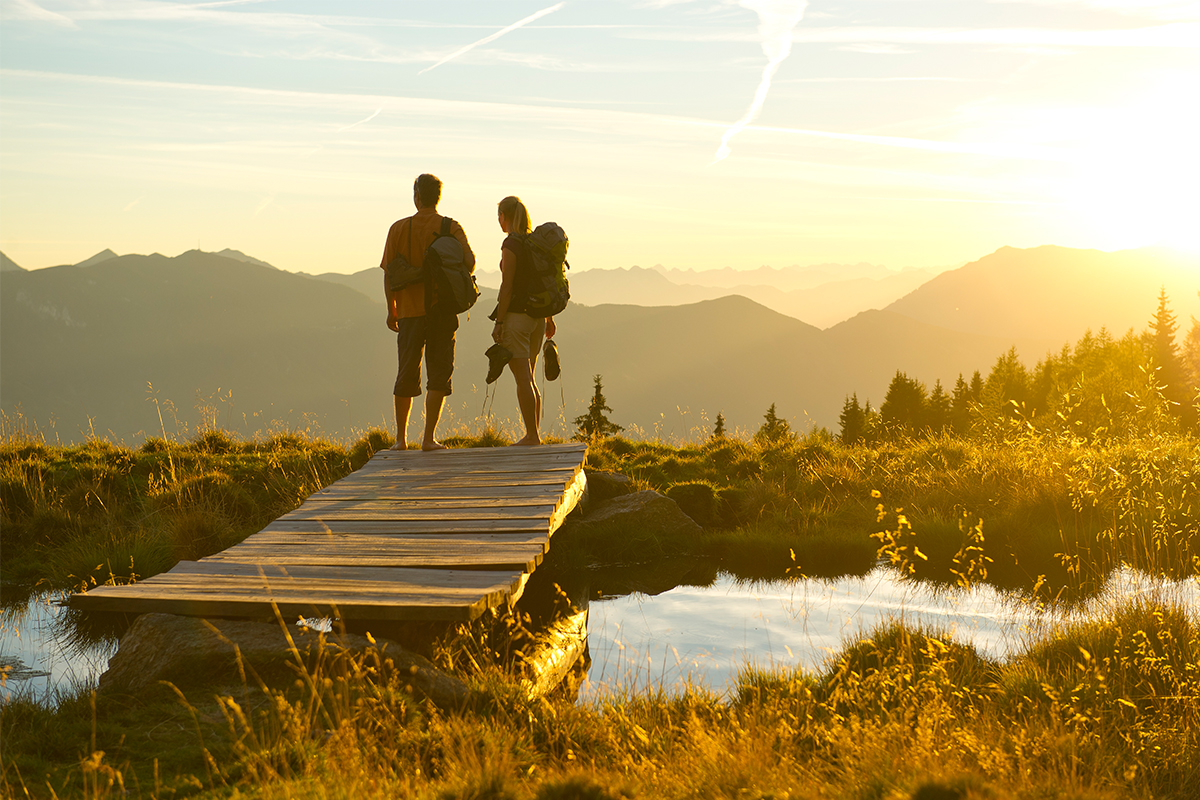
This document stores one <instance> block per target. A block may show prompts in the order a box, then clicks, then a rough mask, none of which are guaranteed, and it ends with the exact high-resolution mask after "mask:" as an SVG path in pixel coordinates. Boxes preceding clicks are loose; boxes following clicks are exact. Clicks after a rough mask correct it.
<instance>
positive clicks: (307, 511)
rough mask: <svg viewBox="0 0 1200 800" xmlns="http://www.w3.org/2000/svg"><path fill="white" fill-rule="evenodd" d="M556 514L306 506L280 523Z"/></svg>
mask: <svg viewBox="0 0 1200 800" xmlns="http://www.w3.org/2000/svg"><path fill="white" fill-rule="evenodd" d="M552 513H554V506H517V507H516V508H509V507H507V506H493V507H490V508H488V507H476V508H422V507H419V506H418V507H416V508H394V509H389V508H353V507H351V508H314V507H313V505H312V504H309V503H305V504H304V505H302V506H301V507H300V508H298V509H296V510H295V511H289V512H288V513H286V514H284V515H283V516H282V517H280V518H279V519H281V520H300V519H306V520H323V521H326V522H332V521H334V520H359V521H364V522H365V521H368V520H453V521H459V520H468V519H478V520H518V519H523V520H535V519H546V520H548V519H549V517H550V515H551V514H552Z"/></svg>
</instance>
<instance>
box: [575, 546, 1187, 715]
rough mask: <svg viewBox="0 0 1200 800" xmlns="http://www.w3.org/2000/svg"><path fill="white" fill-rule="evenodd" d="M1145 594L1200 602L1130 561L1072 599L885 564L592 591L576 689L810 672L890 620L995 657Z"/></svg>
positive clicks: (669, 687) (588, 691)
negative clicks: (757, 671)
mask: <svg viewBox="0 0 1200 800" xmlns="http://www.w3.org/2000/svg"><path fill="white" fill-rule="evenodd" d="M1147 593H1159V594H1161V595H1162V596H1165V597H1167V598H1169V599H1172V600H1174V601H1175V602H1178V603H1181V604H1185V605H1191V606H1193V607H1200V580H1198V579H1196V578H1192V579H1189V580H1186V581H1182V582H1177V583H1173V582H1166V581H1162V580H1156V579H1153V578H1149V577H1147V576H1145V575H1142V574H1140V573H1136V572H1134V571H1132V570H1128V569H1125V570H1119V571H1117V572H1114V573H1113V574H1112V575H1111V576H1110V578H1109V581H1108V584H1107V586H1106V587H1105V591H1104V592H1103V594H1102V595H1101V596H1100V597H1098V598H1096V599H1094V600H1092V601H1090V602H1088V603H1085V604H1082V605H1078V606H1072V607H1071V608H1070V609H1065V608H1055V609H1043V608H1039V607H1038V606H1035V605H1032V604H1030V603H1028V602H1024V601H1022V600H1020V599H1018V598H1017V597H1016V596H1015V595H1013V594H1008V593H1003V592H1001V591H998V590H996V589H994V588H992V587H990V586H986V585H984V586H979V587H977V588H974V589H971V590H961V589H948V588H944V587H937V586H934V585H931V584H929V583H923V582H915V581H905V580H901V579H900V578H898V577H897V576H896V574H895V573H894V572H892V571H890V570H886V569H884V568H877V569H875V570H874V571H872V572H870V573H869V574H867V575H866V576H863V577H844V578H838V579H831V580H814V579H808V580H802V581H795V582H782V581H773V582H746V581H739V580H738V579H737V578H735V577H733V576H731V575H728V574H721V575H720V576H718V577H717V579H716V580H715V582H713V583H712V585H710V586H706V587H699V586H679V587H676V588H674V589H671V590H669V591H666V592H663V593H662V594H659V595H656V596H648V595H645V594H632V595H629V596H626V597H618V598H610V599H604V600H600V601H598V602H593V603H592V604H591V607H590V613H591V616H590V623H589V626H588V647H589V651H590V653H591V658H592V663H591V667H590V669H589V670H588V679H587V681H586V682H585V684H584V685H583V686H582V687H581V690H580V699H581V700H582V701H585V702H586V701H589V700H595V699H597V698H600V697H603V696H606V695H609V694H613V693H615V694H623V693H628V692H635V691H639V690H643V689H645V688H647V687H653V686H661V687H662V688H663V689H664V690H666V691H668V692H671V691H674V690H677V689H678V688H680V687H681V686H683V685H684V683H685V682H687V681H690V682H691V683H693V684H694V685H702V686H705V687H707V688H709V689H712V690H714V691H717V692H724V691H726V690H727V689H729V688H730V687H731V686H732V685H733V684H734V683H735V682H736V679H737V675H738V671H739V669H741V668H742V667H743V666H745V665H748V664H751V665H755V666H759V667H772V666H788V667H791V666H796V665H799V666H801V667H803V668H805V669H807V670H810V671H816V670H819V669H820V668H821V667H822V666H823V665H824V664H825V662H826V659H827V658H828V656H829V655H830V654H831V653H833V652H835V651H838V650H840V648H841V646H842V644H843V643H844V642H845V641H846V640H847V639H849V638H853V637H855V636H856V635H858V634H859V633H863V632H868V631H870V630H872V629H873V628H875V627H876V626H878V625H880V624H882V623H884V622H888V621H892V620H903V621H905V622H907V623H909V624H912V625H924V626H928V627H932V628H937V629H940V630H947V631H950V632H952V633H953V634H954V635H955V636H957V637H958V638H959V639H960V640H963V641H969V642H971V643H973V644H974V645H975V647H976V648H977V649H979V651H980V652H982V653H985V654H987V655H989V656H992V657H995V658H1000V657H1003V656H1006V655H1008V654H1010V653H1012V652H1014V651H1015V650H1017V649H1019V648H1020V647H1021V646H1022V645H1023V643H1024V642H1026V641H1027V640H1028V639H1029V637H1030V636H1031V635H1036V634H1037V633H1038V632H1039V631H1042V630H1044V629H1046V628H1047V627H1049V626H1053V625H1056V624H1058V623H1061V622H1063V621H1067V620H1069V619H1071V618H1073V617H1076V616H1088V615H1089V614H1095V613H1097V612H1098V611H1100V610H1102V609H1103V607H1104V605H1105V604H1106V603H1111V602H1113V601H1114V600H1117V599H1120V598H1126V597H1133V596H1136V595H1139V594H1147Z"/></svg>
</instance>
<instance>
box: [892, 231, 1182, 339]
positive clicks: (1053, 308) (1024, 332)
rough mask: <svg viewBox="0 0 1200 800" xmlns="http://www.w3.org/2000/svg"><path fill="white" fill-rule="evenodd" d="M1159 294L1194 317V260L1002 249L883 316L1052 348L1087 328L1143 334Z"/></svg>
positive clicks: (1163, 254)
mask: <svg viewBox="0 0 1200 800" xmlns="http://www.w3.org/2000/svg"><path fill="white" fill-rule="evenodd" d="M1160 288H1161V289H1165V290H1166V292H1167V295H1168V297H1169V298H1170V300H1171V305H1172V308H1173V309H1174V311H1175V313H1176V317H1177V319H1178V320H1180V322H1181V323H1186V322H1187V320H1188V319H1189V316H1190V315H1196V316H1200V302H1197V297H1196V293H1197V291H1200V256H1192V255H1187V254H1184V253H1179V252H1175V251H1171V250H1164V249H1160V248H1142V249H1138V250H1122V251H1118V252H1113V253H1106V252H1103V251H1100V250H1073V249H1071V248H1066V247H1057V246H1053V245H1045V246H1042V247H1034V248H1030V249H1027V250H1021V249H1017V248H1014V247H1002V248H1000V249H999V250H997V251H996V252H994V253H992V254H990V255H987V256H984V257H983V258H981V259H979V260H978V261H973V262H971V263H970V264H967V265H966V266H963V267H961V268H959V269H956V270H950V271H948V272H943V273H942V274H941V275H938V276H937V277H935V278H933V279H932V280H930V281H929V282H928V283H926V284H924V285H922V286H920V287H919V288H917V289H915V290H914V291H912V292H911V293H909V294H908V295H906V296H904V297H903V298H901V299H899V300H897V301H896V302H894V303H891V304H890V305H888V306H887V307H886V310H887V311H891V312H894V313H897V314H902V315H904V316H907V317H911V318H912V319H915V320H919V321H921V322H924V323H926V324H929V325H936V326H938V327H942V328H946V329H949V330H953V331H961V332H963V333H971V334H976V335H981V336H1001V337H1005V336H1008V337H1015V338H1025V339H1036V340H1043V341H1045V342H1046V343H1047V345H1048V346H1049V347H1057V346H1061V345H1062V344H1063V343H1066V342H1074V341H1075V340H1076V339H1077V338H1079V336H1080V335H1082V333H1083V332H1084V331H1086V330H1089V329H1090V330H1092V331H1099V329H1100V328H1102V327H1104V328H1107V329H1108V331H1109V332H1110V333H1113V334H1114V335H1117V336H1120V335H1123V334H1124V333H1125V332H1126V331H1127V330H1129V329H1130V328H1133V329H1135V330H1138V331H1141V330H1143V329H1144V328H1145V327H1146V324H1147V323H1148V321H1149V319H1150V317H1151V316H1152V314H1153V312H1154V309H1155V306H1156V305H1157V303H1156V300H1157V298H1158V293H1159V290H1160Z"/></svg>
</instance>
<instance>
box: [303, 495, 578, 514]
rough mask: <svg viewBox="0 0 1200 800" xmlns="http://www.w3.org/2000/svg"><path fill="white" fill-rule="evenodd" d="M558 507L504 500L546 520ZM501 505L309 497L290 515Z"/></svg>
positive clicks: (548, 501) (484, 500)
mask: <svg viewBox="0 0 1200 800" xmlns="http://www.w3.org/2000/svg"><path fill="white" fill-rule="evenodd" d="M557 503H558V495H551V496H549V497H547V496H545V495H540V496H537V497H506V498H504V502H503V506H504V507H505V508H520V509H529V508H536V507H541V508H544V509H546V516H549V515H550V514H551V513H553V511H554V507H555V505H556V504H557ZM499 505H501V504H500V503H498V502H497V501H496V498H495V497H486V496H485V497H461V498H458V497H451V498H445V499H412V498H407V497H399V498H395V499H376V498H366V497H363V498H348V499H338V498H330V499H327V498H324V497H310V498H309V499H307V500H305V501H304V502H303V503H301V504H300V507H299V508H297V509H295V511H291V512H289V513H292V514H295V513H297V512H301V513H306V512H328V511H388V512H399V511H412V510H416V509H436V510H441V509H455V510H457V509H462V508H487V509H490V510H494V509H495V508H496V507H497V506H499Z"/></svg>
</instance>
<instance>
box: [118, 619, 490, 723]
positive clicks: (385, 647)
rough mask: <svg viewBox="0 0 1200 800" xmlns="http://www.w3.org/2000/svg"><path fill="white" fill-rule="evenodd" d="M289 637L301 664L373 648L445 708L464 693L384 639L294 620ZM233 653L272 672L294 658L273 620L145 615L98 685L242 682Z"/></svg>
mask: <svg viewBox="0 0 1200 800" xmlns="http://www.w3.org/2000/svg"><path fill="white" fill-rule="evenodd" d="M287 634H288V635H290V636H291V639H292V641H293V642H294V643H295V645H296V650H297V651H298V652H299V653H300V655H301V656H302V657H303V658H304V659H305V660H306V662H311V659H313V658H315V657H317V655H318V654H319V653H320V650H321V649H324V650H325V654H326V655H327V656H332V657H338V656H345V655H356V654H360V653H363V652H365V651H368V650H375V651H378V653H379V656H380V659H381V660H382V661H388V660H390V661H391V662H392V664H393V667H394V668H395V669H396V670H398V671H399V672H402V673H403V672H407V673H408V675H409V677H408V679H407V683H408V685H410V686H412V687H413V689H414V690H415V691H417V692H419V693H420V694H422V695H424V696H425V697H428V698H429V699H430V700H432V701H433V702H434V703H435V704H437V705H439V706H442V707H444V708H453V707H458V706H461V705H462V704H463V703H464V702H465V701H466V700H467V698H468V695H469V694H470V691H469V689H468V688H467V685H466V684H465V683H463V682H462V681H461V680H459V679H458V678H455V677H453V676H451V675H447V674H446V673H444V672H442V671H441V670H439V669H438V668H437V667H435V666H434V665H433V664H432V663H431V662H430V661H429V660H428V659H426V658H425V657H423V656H421V655H418V654H417V653H413V652H411V651H409V650H405V649H404V648H403V647H401V646H400V645H399V644H397V643H396V642H393V641H391V640H388V639H375V640H374V641H373V642H372V641H371V640H369V639H367V637H365V636H360V635H358V634H336V635H335V634H326V635H324V636H323V635H322V634H321V633H319V632H318V631H315V630H312V629H310V628H303V627H300V626H297V625H288V626H287ZM238 653H240V654H241V661H242V664H243V665H244V666H245V667H246V668H248V669H247V672H249V671H250V670H253V671H254V672H262V671H264V670H272V669H277V668H279V667H281V666H283V665H284V664H286V663H287V662H288V661H289V660H294V655H293V653H292V648H291V645H290V644H289V642H288V637H287V636H285V634H284V629H283V627H281V626H280V625H278V624H272V623H266V622H254V621H250V620H232V619H218V620H212V621H207V620H203V619H199V618H196V617H181V616H176V615H173V614H143V615H142V616H140V617H138V618H137V620H136V621H135V622H134V623H133V627H131V628H130V629H129V631H128V632H127V633H126V634H125V635H124V636H123V637H121V644H120V646H119V647H118V648H117V652H116V654H115V655H114V656H113V657H112V658H110V659H109V660H108V670H107V671H106V672H105V673H104V674H103V675H101V676H100V686H99V690H100V691H101V692H115V693H125V694H136V693H137V692H139V691H142V690H143V689H146V688H147V687H150V686H153V685H155V684H156V683H158V682H159V681H171V682H173V683H181V682H182V683H196V682H203V683H205V684H217V685H220V684H223V683H228V682H231V681H237V682H240V681H241V680H242V673H241V671H239V667H238V657H237V654H238ZM251 680H252V679H251Z"/></svg>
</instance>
